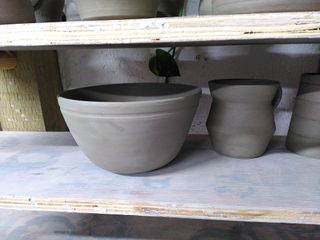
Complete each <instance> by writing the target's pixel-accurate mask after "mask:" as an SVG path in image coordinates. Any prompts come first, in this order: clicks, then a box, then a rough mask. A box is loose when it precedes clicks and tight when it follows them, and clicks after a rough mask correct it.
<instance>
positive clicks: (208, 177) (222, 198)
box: [0, 132, 320, 225]
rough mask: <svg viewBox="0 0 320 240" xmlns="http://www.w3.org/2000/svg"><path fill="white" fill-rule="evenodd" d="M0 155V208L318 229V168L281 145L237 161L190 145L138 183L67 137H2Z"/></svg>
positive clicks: (137, 178)
mask: <svg viewBox="0 0 320 240" xmlns="http://www.w3.org/2000/svg"><path fill="white" fill-rule="evenodd" d="M0 149H1V151H0V208H8V209H20V210H21V209H25V210H38V211H54V212H57V211H58V212H77V213H98V214H117V215H137V216H153V217H176V218H193V219H211V220H228V221H249V222H250V221H251V222H271V223H299V224H317V225H320V175H319V171H320V162H319V161H317V160H314V159H309V158H304V157H300V156H298V155H296V154H293V153H289V152H288V151H287V150H285V148H284V147H283V142H281V141H276V142H275V143H274V145H273V146H272V148H271V150H270V151H268V152H267V154H266V155H265V156H263V157H261V158H258V159H250V160H239V159H232V158H228V157H224V156H220V155H218V154H216V153H215V152H214V151H213V150H211V147H210V145H209V144H208V142H203V140H192V141H189V142H188V143H187V144H186V145H185V147H184V149H183V151H182V152H181V154H180V155H179V157H178V158H177V159H176V160H175V162H173V163H172V164H170V165H169V166H167V167H166V168H163V169H160V170H158V171H155V172H151V173H147V174H141V175H137V176H134V177H129V176H120V175H116V174H112V173H109V172H107V171H105V170H102V169H100V168H98V167H96V166H95V165H93V164H92V163H91V162H90V161H89V160H88V159H87V158H86V157H85V156H84V155H83V154H82V153H81V151H80V150H79V148H78V147H77V146H76V144H75V142H74V141H73V139H72V137H71V135H70V134H68V133H37V134H36V133H5V132H3V133H1V134H0ZM21 186H23V187H21Z"/></svg>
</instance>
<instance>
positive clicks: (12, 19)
mask: <svg viewBox="0 0 320 240" xmlns="http://www.w3.org/2000/svg"><path fill="white" fill-rule="evenodd" d="M29 22H35V17H34V12H33V8H32V5H31V2H30V1H29V0H0V24H12V23H29Z"/></svg>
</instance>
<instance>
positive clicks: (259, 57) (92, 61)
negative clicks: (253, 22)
mask: <svg viewBox="0 0 320 240" xmlns="http://www.w3.org/2000/svg"><path fill="white" fill-rule="evenodd" d="M179 51H180V54H179V57H178V64H179V66H180V69H181V74H182V77H180V78H174V79H172V81H173V82H178V83H187V84H194V85H198V86H201V87H203V90H204V94H203V97H202V100H201V104H200V107H199V110H198V112H197V115H196V117H195V120H194V123H193V126H192V129H191V132H192V133H198V134H206V133H207V132H206V128H205V121H206V118H207V114H208V111H209V107H210V102H211V97H210V95H209V91H208V89H207V88H206V86H207V82H208V81H209V80H211V79H221V78H264V79H273V80H279V81H281V83H282V86H283V98H282V101H281V104H280V106H279V107H278V110H277V113H276V123H277V132H276V134H277V135H286V133H287V130H288V125H289V122H290V118H291V110H292V107H293V104H294V99H295V95H296V89H297V87H298V84H299V79H300V76H301V74H302V73H306V72H316V71H318V68H319V66H318V63H319V52H320V47H319V45H312V44H305V45H303V44H302V45H251V46H246V45H244V46H216V47H190V48H181V49H179ZM153 52H154V50H153V49H77V50H70V49H69V50H62V51H60V52H59V60H60V67H61V73H62V79H63V85H64V88H65V89H70V88H78V87H83V86H91V85H97V84H106V83H122V82H151V81H152V82H161V81H163V79H161V78H157V77H155V76H154V75H153V74H152V73H151V72H150V71H149V69H148V61H149V58H150V57H151V56H152V54H153Z"/></svg>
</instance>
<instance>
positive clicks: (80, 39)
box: [0, 12, 320, 50]
mask: <svg viewBox="0 0 320 240" xmlns="http://www.w3.org/2000/svg"><path fill="white" fill-rule="evenodd" d="M319 29H320V12H300V13H299V12H298V13H263V14H239V15H226V16H201V17H175V18H153V19H135V20H113V21H91V22H90V21H87V22H86V21H84V22H81V21H80V22H79V21H78V22H61V23H36V24H16V25H1V26H0V50H12V49H52V48H60V47H86V46H91V47H139V46H140V47H141V46H145V47H150V46H172V45H178V46H189V45H190V46H193V45H221V44H239V43H277V42H283V43H288V42H301V43H307V42H320V30H319Z"/></svg>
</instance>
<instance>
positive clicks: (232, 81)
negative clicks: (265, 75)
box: [209, 78, 280, 86]
mask: <svg viewBox="0 0 320 240" xmlns="http://www.w3.org/2000/svg"><path fill="white" fill-rule="evenodd" d="M275 84H276V85H277V84H280V82H279V81H277V80H268V79H257V78H228V79H215V80H210V81H209V85H223V86H259V85H275Z"/></svg>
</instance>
